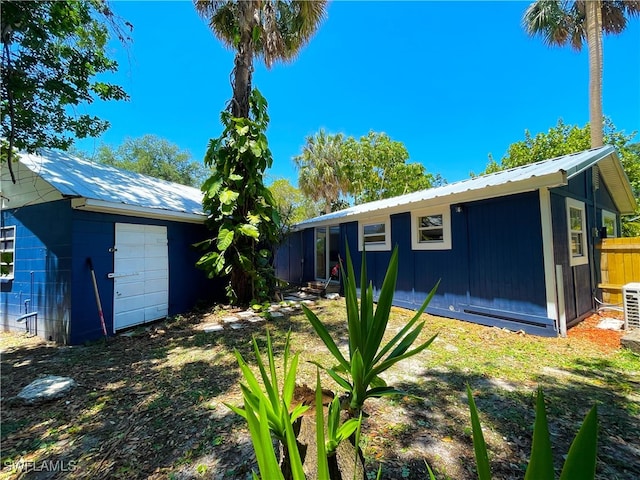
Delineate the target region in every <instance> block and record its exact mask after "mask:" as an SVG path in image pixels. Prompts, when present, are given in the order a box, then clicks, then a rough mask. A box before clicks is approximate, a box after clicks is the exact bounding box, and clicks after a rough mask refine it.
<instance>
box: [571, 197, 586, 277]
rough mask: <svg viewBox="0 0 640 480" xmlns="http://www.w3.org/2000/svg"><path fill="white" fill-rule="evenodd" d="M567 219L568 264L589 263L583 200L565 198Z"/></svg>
mask: <svg viewBox="0 0 640 480" xmlns="http://www.w3.org/2000/svg"><path fill="white" fill-rule="evenodd" d="M567 220H568V224H569V249H570V251H569V253H570V258H569V265H571V266H575V265H584V264H586V263H589V254H588V252H587V228H586V224H585V208H584V203H583V202H579V201H577V200H574V199H572V198H567Z"/></svg>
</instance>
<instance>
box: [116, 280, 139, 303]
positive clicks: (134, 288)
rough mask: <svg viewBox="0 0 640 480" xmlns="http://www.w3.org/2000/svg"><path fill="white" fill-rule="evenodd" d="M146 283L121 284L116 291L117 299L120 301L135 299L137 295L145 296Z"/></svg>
mask: <svg viewBox="0 0 640 480" xmlns="http://www.w3.org/2000/svg"><path fill="white" fill-rule="evenodd" d="M145 283H146V282H140V281H137V282H131V283H124V284H123V283H120V284H118V288H117V290H116V297H117V298H118V299H122V298H127V297H135V296H137V295H144V293H145Z"/></svg>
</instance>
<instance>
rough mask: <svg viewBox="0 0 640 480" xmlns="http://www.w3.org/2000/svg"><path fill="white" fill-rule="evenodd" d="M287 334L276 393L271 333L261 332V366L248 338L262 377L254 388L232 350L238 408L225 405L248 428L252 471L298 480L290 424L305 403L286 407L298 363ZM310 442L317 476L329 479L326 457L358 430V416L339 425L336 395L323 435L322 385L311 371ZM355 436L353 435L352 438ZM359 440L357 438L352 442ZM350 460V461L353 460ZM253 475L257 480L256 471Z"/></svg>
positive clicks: (298, 466)
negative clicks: (263, 335) (238, 381)
mask: <svg viewBox="0 0 640 480" xmlns="http://www.w3.org/2000/svg"><path fill="white" fill-rule="evenodd" d="M290 334H291V332H288V333H287V337H286V340H285V347H284V378H285V380H284V384H283V387H282V391H280V389H279V385H278V379H277V375H276V367H275V359H274V354H273V347H272V343H271V337H270V335H269V332H268V331H267V365H268V371H267V368H266V367H265V362H264V361H263V359H262V356H261V355H260V350H259V348H258V344H257V342H256V339H255V337H254V338H253V347H254V352H255V356H256V361H257V363H258V368H259V370H260V375H261V377H262V384H263V385H264V388H262V387H261V386H260V383H259V382H258V379H257V378H256V377H255V375H254V374H253V372H252V371H251V369H250V368H249V367H248V365H247V363H246V361H245V360H244V358H242V355H241V354H240V353H239V352H238V351H237V350H236V352H235V355H236V359H237V361H238V365H239V366H240V370H241V372H242V376H243V377H244V380H245V382H246V385H244V384H241V385H240V388H241V390H242V397H243V400H244V408H238V407H235V406H233V405H227V406H228V407H229V408H230V409H231V410H233V411H234V412H235V413H237V414H238V415H240V416H242V417H243V418H244V419H245V420H246V421H247V425H248V427H249V433H250V435H251V441H252V444H253V448H254V451H255V454H256V460H257V462H258V469H259V471H260V475H261V477H262V478H263V479H269V480H271V479H276V480H278V479H283V480H304V479H305V474H304V471H303V468H302V459H301V457H300V452H299V450H298V444H297V441H296V435H295V433H294V431H293V423H294V422H295V420H296V419H297V418H299V417H300V416H301V415H302V414H303V413H304V412H305V411H306V410H307V409H308V408H309V407H308V406H302V405H297V406H295V407H293V408H291V403H292V400H293V392H294V389H295V379H296V371H297V366H298V354H296V355H294V356H293V358H292V360H291V363H289V356H290ZM315 420H316V442H317V449H318V458H317V462H318V463H317V465H318V472H317V473H318V476H317V478H318V480H330V479H331V478H333V477H331V469H330V467H329V461H328V458H330V457H332V456H333V455H334V454H335V451H336V449H337V448H338V445H339V444H340V442H341V441H343V440H344V439H346V438H348V437H350V436H351V434H353V433H354V431H356V430H358V427H359V426H360V424H361V422H362V419H361V418H359V419H357V420H356V419H349V420H347V421H346V422H344V423H343V424H340V405H339V400H338V399H337V398H336V399H335V400H334V401H333V402H332V404H331V405H330V406H329V413H328V420H327V435H326V437H325V428H324V425H325V420H324V410H323V406H322V388H321V385H320V373H319V371H318V372H316V415H315ZM271 435H273V436H274V437H275V438H276V439H277V440H278V441H279V442H281V444H282V445H283V450H284V458H283V463H282V464H280V463H279V462H278V459H277V454H276V449H275V447H274V444H273V441H272V437H271ZM357 437H359V436H357ZM357 441H359V440H357ZM354 461H355V459H354ZM253 478H254V479H258V478H259V477H258V476H257V475H256V473H255V472H254V473H253Z"/></svg>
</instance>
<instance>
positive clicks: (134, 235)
mask: <svg viewBox="0 0 640 480" xmlns="http://www.w3.org/2000/svg"><path fill="white" fill-rule="evenodd" d="M113 283H114V284H113V286H114V288H113V296H114V298H113V329H114V331H116V330H121V329H123V328H126V327H131V326H133V325H139V324H141V323H145V322H150V321H152V320H157V319H159V318H164V317H166V316H167V314H168V313H169V258H168V248H167V227H158V226H155V225H135V224H130V223H116V244H115V251H114V258H113Z"/></svg>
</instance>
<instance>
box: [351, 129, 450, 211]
mask: <svg viewBox="0 0 640 480" xmlns="http://www.w3.org/2000/svg"><path fill="white" fill-rule="evenodd" d="M408 160H409V152H408V151H407V149H406V147H405V146H404V144H403V143H402V142H398V141H395V140H392V139H391V138H390V137H389V136H388V135H387V134H386V133H378V132H369V133H368V134H367V135H366V136H363V137H361V138H360V139H359V140H356V139H355V138H353V137H349V138H348V139H347V140H346V141H345V142H344V143H343V146H342V164H343V167H342V168H343V170H344V172H345V174H346V176H347V177H348V178H349V179H350V185H349V193H350V194H351V195H352V196H353V198H354V200H355V203H356V204H360V203H366V202H371V201H374V200H380V199H383V198H391V197H395V196H397V195H403V194H405V193H411V192H415V191H418V190H423V189H426V188H431V187H434V186H438V185H442V184H443V183H445V181H444V179H442V178H441V177H440V176H439V175H435V176H434V175H432V174H430V173H427V172H426V170H425V168H424V165H422V164H421V163H417V162H410V163H407V161H408Z"/></svg>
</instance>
